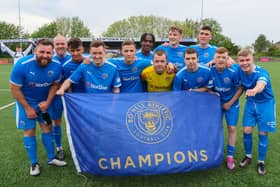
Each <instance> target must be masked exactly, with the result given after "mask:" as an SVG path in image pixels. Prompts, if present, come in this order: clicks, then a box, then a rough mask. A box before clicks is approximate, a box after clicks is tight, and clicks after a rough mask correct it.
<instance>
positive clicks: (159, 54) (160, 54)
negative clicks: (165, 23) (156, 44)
mask: <svg viewBox="0 0 280 187" xmlns="http://www.w3.org/2000/svg"><path fill="white" fill-rule="evenodd" d="M155 55H158V56H163V55H165V58H166V59H167V54H166V52H165V51H164V50H162V49H159V50H156V51H155V52H154V54H153V59H154V57H155Z"/></svg>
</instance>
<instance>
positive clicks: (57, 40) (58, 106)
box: [50, 35, 71, 160]
mask: <svg viewBox="0 0 280 187" xmlns="http://www.w3.org/2000/svg"><path fill="white" fill-rule="evenodd" d="M53 44H54V52H55V54H54V55H53V59H54V60H56V61H58V62H60V65H61V66H62V65H63V64H64V63H65V62H66V61H68V60H70V59H71V55H70V54H68V53H67V40H66V38H65V37H64V36H62V35H57V36H56V37H54V39H53ZM62 111H63V106H62V101H61V97H60V96H58V95H56V96H55V97H54V99H53V101H52V103H51V106H50V116H51V118H52V120H53V129H52V131H53V134H54V139H55V143H56V157H57V158H58V159H59V160H63V159H64V157H65V153H64V151H63V148H62V129H61V119H62Z"/></svg>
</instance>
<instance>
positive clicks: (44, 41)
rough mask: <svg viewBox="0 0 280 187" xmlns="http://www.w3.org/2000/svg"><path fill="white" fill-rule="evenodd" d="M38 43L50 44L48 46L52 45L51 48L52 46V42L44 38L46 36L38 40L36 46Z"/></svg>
mask: <svg viewBox="0 0 280 187" xmlns="http://www.w3.org/2000/svg"><path fill="white" fill-rule="evenodd" d="M38 45H47V46H49V45H50V46H52V48H54V46H53V43H52V42H51V41H50V40H49V39H46V38H43V39H40V40H38V41H37V45H36V46H38Z"/></svg>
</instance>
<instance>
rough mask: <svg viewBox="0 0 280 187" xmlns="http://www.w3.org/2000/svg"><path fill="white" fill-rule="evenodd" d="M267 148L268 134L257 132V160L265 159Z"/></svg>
mask: <svg viewBox="0 0 280 187" xmlns="http://www.w3.org/2000/svg"><path fill="white" fill-rule="evenodd" d="M267 149H268V135H260V134H259V146H258V151H259V158H258V160H259V161H264V160H265V157H266V153H267Z"/></svg>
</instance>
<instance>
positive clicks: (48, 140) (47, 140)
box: [41, 132, 55, 161]
mask: <svg viewBox="0 0 280 187" xmlns="http://www.w3.org/2000/svg"><path fill="white" fill-rule="evenodd" d="M41 137H42V143H43V145H44V146H45V149H46V151H47V155H48V161H51V160H52V159H54V157H55V155H54V141H53V134H52V132H49V133H42V134H41Z"/></svg>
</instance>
